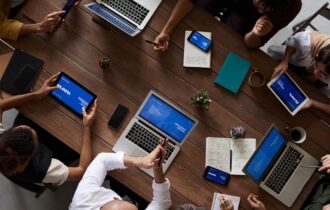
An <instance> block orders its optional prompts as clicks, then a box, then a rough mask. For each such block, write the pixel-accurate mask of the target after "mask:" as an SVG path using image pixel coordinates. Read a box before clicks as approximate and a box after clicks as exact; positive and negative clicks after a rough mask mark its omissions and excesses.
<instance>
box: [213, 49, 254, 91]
mask: <svg viewBox="0 0 330 210" xmlns="http://www.w3.org/2000/svg"><path fill="white" fill-rule="evenodd" d="M250 66H251V63H250V62H249V61H248V60H246V59H244V58H242V57H240V56H238V55H236V54H235V53H233V52H229V53H228V56H227V58H226V60H225V62H224V64H223V65H222V67H221V69H220V71H219V73H218V76H217V78H216V79H215V81H214V82H215V83H216V84H218V85H220V86H221V87H223V88H226V89H227V90H229V91H231V92H233V93H237V92H238V90H239V88H240V87H241V85H242V83H243V81H244V79H245V77H246V74H247V73H248V71H249V69H250Z"/></svg>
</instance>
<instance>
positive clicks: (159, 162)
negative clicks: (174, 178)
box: [158, 138, 167, 166]
mask: <svg viewBox="0 0 330 210" xmlns="http://www.w3.org/2000/svg"><path fill="white" fill-rule="evenodd" d="M166 141H167V138H166V139H164V141H163V143H162V144H161V145H162V147H164V146H165V144H166ZM162 159H163V155H162V152H160V154H159V161H158V166H161V164H162Z"/></svg>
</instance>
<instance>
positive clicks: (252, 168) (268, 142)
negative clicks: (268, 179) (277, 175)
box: [245, 127, 286, 182]
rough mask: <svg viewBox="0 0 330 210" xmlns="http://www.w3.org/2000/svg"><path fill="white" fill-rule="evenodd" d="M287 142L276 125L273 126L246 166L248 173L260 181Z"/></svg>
mask: <svg viewBox="0 0 330 210" xmlns="http://www.w3.org/2000/svg"><path fill="white" fill-rule="evenodd" d="M285 144H286V141H285V139H284V137H283V136H282V135H281V133H280V132H279V131H278V130H277V129H276V128H275V127H272V128H271V130H270V131H269V132H268V133H267V135H266V136H265V137H264V140H263V142H262V143H261V146H259V147H258V149H257V151H256V152H255V153H254V154H253V156H252V157H251V158H250V160H249V162H248V163H247V165H246V166H245V171H246V173H248V174H249V175H250V176H251V178H252V179H254V180H255V181H256V182H260V181H261V179H262V178H263V177H264V174H265V172H266V171H267V169H268V168H269V166H270V164H271V163H272V161H273V159H274V157H276V156H277V154H278V153H279V152H280V151H281V149H282V147H283V146H284V145H285Z"/></svg>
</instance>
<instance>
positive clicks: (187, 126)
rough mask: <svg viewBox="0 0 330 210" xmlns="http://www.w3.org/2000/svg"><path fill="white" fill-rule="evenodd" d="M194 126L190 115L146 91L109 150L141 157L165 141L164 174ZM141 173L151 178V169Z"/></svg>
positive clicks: (194, 123) (195, 123)
mask: <svg viewBox="0 0 330 210" xmlns="http://www.w3.org/2000/svg"><path fill="white" fill-rule="evenodd" d="M197 123H198V120H197V119H195V118H194V117H193V116H192V115H190V114H188V113H186V112H184V111H183V110H182V109H180V108H179V107H178V106H176V105H174V104H173V103H171V102H170V101H168V100H167V99H165V98H164V97H162V96H161V95H159V94H157V93H156V92H154V91H150V92H149V94H148V96H147V97H146V99H145V100H144V102H143V104H142V105H141V106H140V108H139V110H138V111H137V112H136V114H135V116H134V117H133V118H132V120H131V121H130V123H129V124H128V126H127V127H126V129H125V130H124V132H123V133H122V134H121V136H120V137H119V139H118V141H117V142H116V144H115V145H114V147H113V150H114V151H116V152H118V151H123V152H125V153H126V154H128V155H132V156H145V155H147V154H148V153H150V152H151V151H153V150H154V149H155V148H156V147H157V145H158V144H159V142H160V141H161V140H162V139H165V138H168V139H169V142H168V148H167V152H166V157H165V160H164V163H163V170H164V172H165V171H166V170H167V168H168V167H169V166H170V164H171V163H172V162H173V160H174V158H175V156H176V155H177V154H178V152H179V150H180V148H181V146H182V144H183V142H184V141H185V140H186V139H187V137H188V136H189V134H190V133H191V131H192V130H193V129H194V128H195V126H196V125H197ZM142 170H143V171H145V172H146V173H147V174H149V175H151V176H153V171H152V169H149V170H145V169H142Z"/></svg>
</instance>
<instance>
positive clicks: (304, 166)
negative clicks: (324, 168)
mask: <svg viewBox="0 0 330 210" xmlns="http://www.w3.org/2000/svg"><path fill="white" fill-rule="evenodd" d="M301 167H303V168H321V166H308V165H301Z"/></svg>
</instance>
